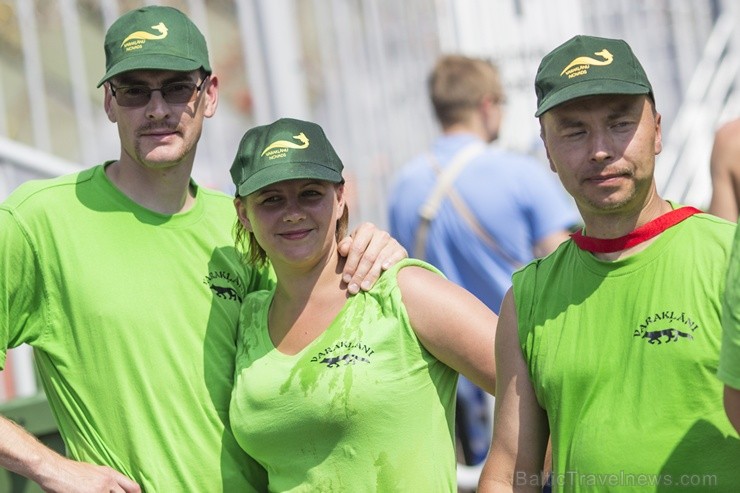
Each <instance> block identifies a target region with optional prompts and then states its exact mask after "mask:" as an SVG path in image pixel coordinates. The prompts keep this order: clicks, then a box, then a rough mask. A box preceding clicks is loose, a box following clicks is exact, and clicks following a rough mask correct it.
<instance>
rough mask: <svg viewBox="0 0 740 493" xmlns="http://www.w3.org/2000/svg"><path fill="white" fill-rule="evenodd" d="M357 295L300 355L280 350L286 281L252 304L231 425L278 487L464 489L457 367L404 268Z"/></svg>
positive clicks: (245, 315) (327, 491) (247, 307)
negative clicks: (432, 337) (278, 322)
mask: <svg viewBox="0 0 740 493" xmlns="http://www.w3.org/2000/svg"><path fill="white" fill-rule="evenodd" d="M407 265H422V266H426V267H427V268H430V269H433V268H432V267H431V266H429V265H428V264H424V263H422V262H420V261H415V260H405V261H403V262H400V263H399V264H397V265H396V266H394V267H393V268H392V269H390V270H389V271H388V272H386V273H384V274H383V275H382V276H381V278H380V279H379V280H378V282H377V284H376V285H375V286H374V287H373V288H372V290H370V291H369V292H361V293H359V294H357V295H354V296H352V297H350V298H349V299H348V300H347V303H346V304H345V305H344V307H343V308H342V310H341V311H340V313H339V314H338V315H337V317H336V318H335V319H334V321H333V322H332V323H331V325H330V326H329V327H327V328H326V331H325V332H323V333H322V334H321V335H320V336H319V337H318V338H317V339H316V340H314V341H313V342H312V343H311V344H309V345H308V346H307V347H306V348H304V349H303V350H302V351H301V352H299V353H298V354H296V355H293V356H289V355H286V354H283V353H281V352H279V351H278V350H277V349H276V348H275V347H274V345H273V344H272V341H271V339H270V336H269V333H268V329H267V314H268V310H269V306H270V303H271V300H272V297H273V294H274V291H264V292H260V293H254V294H252V295H250V296H248V297H247V299H246V301H245V303H244V308H243V312H242V320H241V325H240V327H241V328H240V335H239V340H238V347H239V349H238V352H237V360H236V377H235V383H234V392H233V395H232V400H231V423H232V426H233V429H234V434H235V436H236V437H237V441H238V442H239V443H240V444H241V445H242V447H244V449H245V450H246V451H247V452H248V453H249V454H250V455H251V456H253V457H254V458H255V459H256V460H257V461H258V462H260V463H261V464H262V465H263V466H264V467H265V469H266V470H267V473H268V479H269V489H270V491H275V492H278V491H280V492H286V491H290V492H294V493H295V492H306V493H308V492H312V493H313V492H319V491H320V492H322V493H332V492H336V493H340V492H341V493H345V492H352V493H362V492H376V491H377V492H383V493H391V492H400V493H408V492H417V491H418V492H425V493H434V492H453V491H456V490H457V486H456V474H455V466H456V461H455V443H454V432H453V423H454V413H455V390H456V388H457V372H455V371H454V370H452V369H451V368H450V367H448V366H447V365H445V364H443V363H441V362H440V361H439V360H437V359H436V358H434V357H433V356H432V355H431V354H430V353H429V352H427V351H426V349H424V347H423V346H422V345H421V343H420V342H419V340H418V338H417V337H416V334H415V333H414V330H413V329H412V327H411V325H410V323H409V320H408V315H407V313H406V310H405V308H404V306H403V303H402V301H401V293H400V291H399V289H398V285H397V282H396V274H397V272H398V270H399V269H401V268H403V267H404V266H407Z"/></svg>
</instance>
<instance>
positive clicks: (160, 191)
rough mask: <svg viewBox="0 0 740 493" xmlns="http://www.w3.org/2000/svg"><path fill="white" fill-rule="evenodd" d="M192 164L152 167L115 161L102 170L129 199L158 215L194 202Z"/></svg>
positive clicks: (180, 208)
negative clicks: (191, 178)
mask: <svg viewBox="0 0 740 493" xmlns="http://www.w3.org/2000/svg"><path fill="white" fill-rule="evenodd" d="M191 170H192V165H190V166H186V165H184V164H181V165H178V166H173V167H170V168H164V169H152V168H147V167H145V166H142V165H140V164H138V163H126V162H124V161H116V162H114V163H111V164H110V165H108V166H107V167H106V169H105V172H106V174H107V175H108V178H109V179H110V180H111V182H113V184H114V185H115V186H116V187H118V189H119V190H121V192H123V193H124V194H125V195H126V196H128V197H129V198H130V199H131V200H133V201H134V202H136V203H137V204H139V205H141V206H142V207H146V208H147V209H150V210H152V211H155V212H158V213H160V214H175V213H178V212H184V211H187V210H189V209H190V208H191V207H192V206H193V204H194V203H195V190H194V189H193V187H191V186H190V172H191Z"/></svg>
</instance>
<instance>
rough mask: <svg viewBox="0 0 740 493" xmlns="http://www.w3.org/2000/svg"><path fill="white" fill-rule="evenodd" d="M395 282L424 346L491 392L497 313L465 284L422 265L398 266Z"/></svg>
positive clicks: (492, 390) (493, 387) (412, 324)
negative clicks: (460, 284) (454, 281)
mask: <svg viewBox="0 0 740 493" xmlns="http://www.w3.org/2000/svg"><path fill="white" fill-rule="evenodd" d="M398 286H399V288H400V289H401V297H402V299H403V303H404V305H405V307H406V311H407V312H408V315H409V320H410V322H411V326H412V327H413V328H414V331H415V332H416V335H417V337H419V340H420V341H421V343H422V344H423V345H424V347H425V348H426V349H427V350H428V351H429V352H430V353H432V354H433V355H434V356H435V357H436V358H437V359H438V360H440V361H442V362H443V363H445V364H446V365H448V366H449V367H451V368H453V369H455V370H457V371H458V372H460V373H462V374H463V375H465V376H466V377H467V378H468V379H469V380H470V381H472V382H473V383H475V384H476V385H478V386H479V387H481V388H482V389H484V390H486V391H487V392H489V393H491V394H493V392H494V390H495V387H496V369H495V365H496V363H495V359H494V354H493V343H494V337H495V335H496V324H497V322H498V317H497V316H496V314H495V313H493V312H492V311H491V310H490V309H489V308H488V307H487V306H486V305H484V304H483V302H482V301H480V300H479V299H478V298H476V297H475V296H473V295H472V294H471V293H469V292H468V291H466V290H465V289H463V288H461V287H460V286H458V285H457V284H455V283H453V282H451V281H449V280H447V279H445V278H444V277H442V276H440V275H439V274H436V273H434V272H432V271H430V270H427V269H424V268H422V267H415V266H410V267H405V268H403V269H401V270H400V271H399V272H398Z"/></svg>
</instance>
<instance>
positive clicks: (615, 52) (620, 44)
mask: <svg viewBox="0 0 740 493" xmlns="http://www.w3.org/2000/svg"><path fill="white" fill-rule="evenodd" d="M534 89H535V92H536V93H537V112H536V113H535V114H534V116H537V117H539V116H540V115H542V114H543V113H544V112H546V111H547V110H549V109H552V108H554V107H555V106H557V105H559V104H562V103H565V102H567V101H570V100H572V99H576V98H580V97H583V96H595V95H599V94H647V95H648V96H650V97H651V98H652V99H653V100H654V99H655V98H654V97H653V88H652V86H651V85H650V81H649V80H648V78H647V75H646V74H645V70H644V69H643V68H642V65H640V61H639V60H638V59H637V57H636V56H635V54H634V53H633V52H632V49H631V48H630V46H629V45H628V44H627V43H626V42H625V41H624V40H621V39H609V38H597V37H595V36H583V35H579V36H574V37H573V38H571V39H569V40H568V41H566V42H565V43H563V44H561V45H560V46H558V47H557V48H555V49H554V50H552V51H551V52H550V53H548V54H547V55H545V57H544V58H543V59H542V61H541V62H540V66H539V68H538V69H537V76H536V77H535V81H534Z"/></svg>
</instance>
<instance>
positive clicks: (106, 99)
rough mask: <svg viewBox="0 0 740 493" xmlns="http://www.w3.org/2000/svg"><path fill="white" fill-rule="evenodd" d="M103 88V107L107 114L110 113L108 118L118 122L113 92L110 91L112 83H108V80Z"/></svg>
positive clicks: (112, 121)
mask: <svg viewBox="0 0 740 493" xmlns="http://www.w3.org/2000/svg"><path fill="white" fill-rule="evenodd" d="M103 90H104V91H105V94H104V96H103V108H104V109H105V114H106V115H108V120H110V121H111V123H116V121H117V119H116V113H115V112H114V111H113V94H112V93H111V92H110V85H108V83H107V82H106V83H105V84H103Z"/></svg>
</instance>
